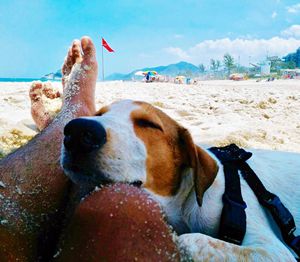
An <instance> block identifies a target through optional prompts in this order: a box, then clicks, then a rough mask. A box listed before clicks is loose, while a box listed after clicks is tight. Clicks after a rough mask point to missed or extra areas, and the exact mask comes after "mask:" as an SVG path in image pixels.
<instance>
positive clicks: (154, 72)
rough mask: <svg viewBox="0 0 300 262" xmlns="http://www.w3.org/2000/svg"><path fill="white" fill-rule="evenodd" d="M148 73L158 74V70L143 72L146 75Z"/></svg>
mask: <svg viewBox="0 0 300 262" xmlns="http://www.w3.org/2000/svg"><path fill="white" fill-rule="evenodd" d="M148 73H149V74H150V75H157V72H156V71H144V72H143V74H144V75H147V74H148Z"/></svg>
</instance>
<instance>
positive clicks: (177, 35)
mask: <svg viewBox="0 0 300 262" xmlns="http://www.w3.org/2000/svg"><path fill="white" fill-rule="evenodd" d="M174 38H177V39H179V38H183V35H181V34H175V35H174Z"/></svg>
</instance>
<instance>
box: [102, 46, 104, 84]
mask: <svg viewBox="0 0 300 262" xmlns="http://www.w3.org/2000/svg"><path fill="white" fill-rule="evenodd" d="M102 81H103V82H104V57H103V45H102Z"/></svg>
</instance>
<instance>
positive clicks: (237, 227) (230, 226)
mask: <svg viewBox="0 0 300 262" xmlns="http://www.w3.org/2000/svg"><path fill="white" fill-rule="evenodd" d="M223 203H224V206H223V209H222V214H221V221H220V228H219V237H220V239H222V240H224V241H226V242H230V243H233V244H236V245H241V244H242V242H243V238H244V236H245V233H246V212H245V209H246V207H247V205H246V203H245V202H243V203H238V202H236V201H233V200H232V199H230V198H229V197H228V195H227V194H224V195H223Z"/></svg>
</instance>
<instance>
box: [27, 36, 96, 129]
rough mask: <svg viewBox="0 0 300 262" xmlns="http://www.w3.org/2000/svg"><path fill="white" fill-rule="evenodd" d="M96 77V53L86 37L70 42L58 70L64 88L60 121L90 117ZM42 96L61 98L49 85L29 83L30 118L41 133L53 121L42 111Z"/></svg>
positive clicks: (93, 105)
mask: <svg viewBox="0 0 300 262" xmlns="http://www.w3.org/2000/svg"><path fill="white" fill-rule="evenodd" d="M97 73H98V66H97V62H96V50H95V47H94V45H93V43H92V41H91V39H90V38H89V37H83V38H82V39H81V41H80V40H74V41H73V43H72V46H71V47H70V48H69V51H68V54H67V57H66V59H65V62H64V64H63V66H62V74H63V78H62V84H63V87H64V94H63V99H64V101H63V108H62V112H61V114H60V119H61V120H62V119H63V118H64V119H65V121H63V122H64V123H66V122H67V121H69V120H70V118H72V117H78V116H83V115H86V116H88V115H93V114H94V113H95V101H94V100H95V94H94V93H95V85H96V79H97ZM42 95H45V96H46V97H47V98H49V99H54V98H58V97H61V94H60V93H59V92H58V91H54V90H53V88H52V86H51V83H47V82H46V83H43V84H42V83H41V82H39V81H38V82H33V83H32V86H31V88H30V91H29V96H30V99H31V115H32V118H33V120H34V121H35V123H36V126H37V128H38V129H39V130H40V131H41V130H43V129H44V128H45V127H47V126H48V125H49V124H50V123H51V122H52V121H53V119H54V116H53V114H51V113H49V112H48V111H47V110H46V107H45V105H44V101H43V99H42Z"/></svg>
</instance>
